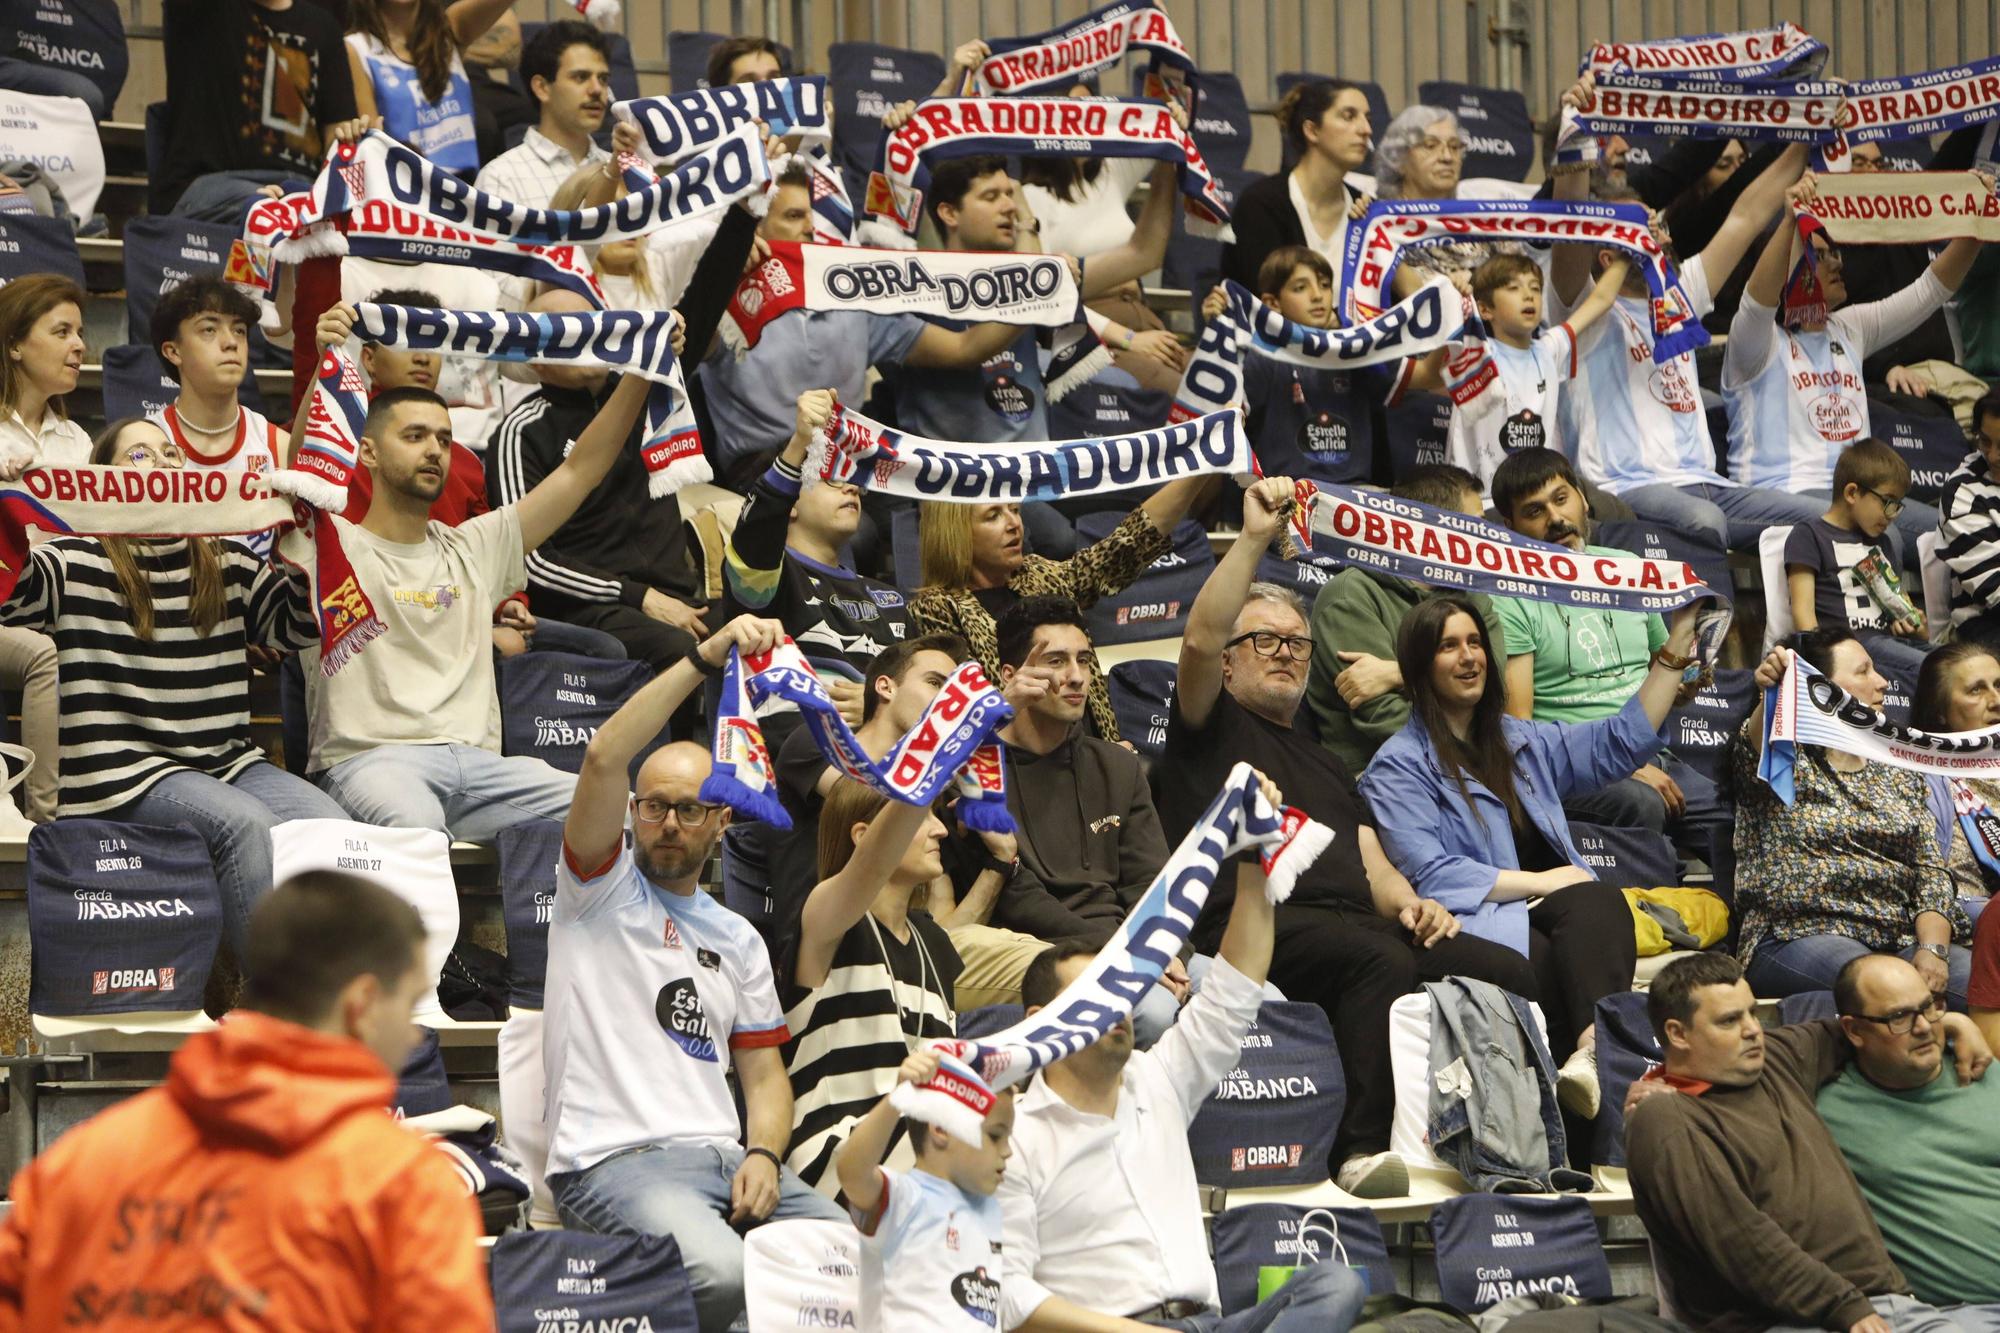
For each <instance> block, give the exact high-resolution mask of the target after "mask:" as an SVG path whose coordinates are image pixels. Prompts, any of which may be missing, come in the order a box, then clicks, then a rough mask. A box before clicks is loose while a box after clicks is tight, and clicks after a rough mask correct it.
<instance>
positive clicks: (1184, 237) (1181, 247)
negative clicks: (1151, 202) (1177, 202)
mask: <svg viewBox="0 0 2000 1333" xmlns="http://www.w3.org/2000/svg"><path fill="white" fill-rule="evenodd" d="M1255 179H1257V174H1256V173H1255V172H1252V171H1232V170H1229V169H1228V168H1223V169H1221V170H1218V171H1217V172H1216V173H1215V183H1216V185H1217V187H1218V188H1219V189H1220V190H1221V191H1222V195H1223V198H1224V199H1225V200H1226V201H1227V202H1228V203H1230V204H1231V205H1232V206H1233V205H1234V204H1235V202H1236V196H1238V195H1239V194H1241V193H1243V190H1244V188H1245V187H1246V186H1248V185H1249V184H1250V182H1251V181H1254V180H1255ZM1160 279H1161V281H1162V282H1164V283H1165V284H1166V286H1167V288H1168V289H1170V290H1174V291H1183V292H1186V293H1187V294H1188V308H1189V310H1190V311H1191V312H1192V320H1193V324H1194V327H1195V328H1196V329H1199V328H1200V327H1201V323H1202V320H1201V302H1202V298H1203V297H1205V296H1207V295H1208V293H1209V290H1210V289H1211V288H1213V287H1214V286H1215V284H1216V283H1218V282H1220V281H1222V242H1221V241H1218V240H1214V239H1213V238H1211V237H1207V236H1196V235H1194V234H1193V233H1192V232H1190V231H1189V230H1188V227H1187V215H1186V214H1185V213H1183V212H1182V211H1181V210H1179V209H1176V210H1174V229H1173V232H1172V233H1171V234H1170V235H1169V236H1168V237H1167V254H1166V258H1165V260H1163V261H1162V262H1161V264H1160Z"/></svg>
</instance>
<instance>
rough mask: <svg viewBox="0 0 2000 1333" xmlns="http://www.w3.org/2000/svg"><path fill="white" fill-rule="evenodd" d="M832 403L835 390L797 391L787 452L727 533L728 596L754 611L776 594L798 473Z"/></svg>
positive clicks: (725, 570) (800, 484)
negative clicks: (796, 403)
mask: <svg viewBox="0 0 2000 1333" xmlns="http://www.w3.org/2000/svg"><path fill="white" fill-rule="evenodd" d="M833 405H834V395H833V390H831V389H808V390H807V391H806V392H804V393H802V394H800V395H799V400H798V407H797V412H796V414H795V422H794V425H793V427H792V435H791V438H790V439H788V440H786V441H785V448H784V452H783V453H781V454H779V455H778V458H777V461H776V462H774V463H772V464H771V467H770V469H769V470H768V471H766V472H765V473H764V475H763V476H762V477H760V478H758V479H757V483H756V485H754V486H753V487H751V490H750V498H749V500H748V501H747V502H746V503H745V504H744V506H743V512H742V513H741V514H739V515H738V516H737V519H736V527H735V528H734V529H733V530H732V531H731V532H730V534H729V544H728V546H727V547H726V548H725V550H724V552H723V567H722V574H723V578H724V580H725V581H726V582H727V584H728V586H729V595H730V596H731V597H733V598H735V599H736V600H737V601H738V602H741V603H742V604H743V605H744V606H747V607H750V608H751V609H752V610H758V609H761V608H763V607H766V606H769V605H770V604H771V599H772V598H774V597H776V596H777V595H778V589H779V586H780V580H781V578H782V576H783V573H784V567H785V540H786V537H787V536H788V535H789V534H790V532H791V525H792V519H791V514H792V506H793V504H795V503H796V502H797V501H798V498H799V491H800V490H801V489H802V488H803V486H804V481H803V479H802V478H801V476H800V473H801V471H802V470H803V469H804V468H805V465H806V451H807V449H808V448H809V447H810V446H811V444H812V440H813V437H814V436H815V435H817V434H819V433H820V431H822V430H824V429H825V428H826V423H827V421H828V419H829V418H831V417H832V415H833Z"/></svg>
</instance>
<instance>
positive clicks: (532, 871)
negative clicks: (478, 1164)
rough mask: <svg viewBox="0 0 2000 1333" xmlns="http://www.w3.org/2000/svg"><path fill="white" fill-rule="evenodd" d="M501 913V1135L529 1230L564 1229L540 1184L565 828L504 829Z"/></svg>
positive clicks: (530, 823)
mask: <svg viewBox="0 0 2000 1333" xmlns="http://www.w3.org/2000/svg"><path fill="white" fill-rule="evenodd" d="M494 841H495V845H496V847H497V850H498V852H499V856H500V875H499V878H500V908H501V917H502V919H503V920H504V922H505V924H506V929H507V1021H506V1022H505V1023H502V1024H501V1025H500V1035H499V1039H498V1040H499V1048H498V1059H499V1074H500V1130H501V1133H502V1135H503V1136H504V1137H505V1139H506V1142H507V1146H508V1147H510V1148H512V1149H513V1150H514V1153H515V1155H516V1156H518V1157H519V1158H520V1159H521V1165H522V1167H523V1168H524V1171H525V1173H526V1175H527V1177H528V1186H529V1189H530V1191H531V1196H530V1197H531V1198H532V1200H533V1203H532V1207H531V1211H530V1214H529V1223H530V1225H532V1226H538V1227H553V1226H556V1225H559V1223H558V1221H557V1218H556V1206H555V1200H553V1199H552V1198H550V1197H549V1188H548V1185H547V1183H546V1182H545V1181H544V1180H543V1178H542V1173H543V1170H544V1168H545V1167H546V1166H547V1164H548V1156H549V1138H548V1130H547V1127H546V1125H545V1123H544V1119H543V1116H544V1105H543V1100H544V1093H545V1091H546V1089H547V1086H548V1084H547V1080H546V1078H545V1077H544V1075H543V1073H542V981H543V976H544V974H545V973H546V971H547V969H548V961H549V914H550V912H551V911H552V910H553V907H554V903H555V891H556V858H557V857H559V856H561V855H562V825H561V824H559V823H557V822H556V821H555V820H553V819H533V820H527V821H524V822H522V823H519V824H514V825H511V826H510V827H508V828H504V829H501V830H500V836H499V837H498V838H496V839H495V840H494Z"/></svg>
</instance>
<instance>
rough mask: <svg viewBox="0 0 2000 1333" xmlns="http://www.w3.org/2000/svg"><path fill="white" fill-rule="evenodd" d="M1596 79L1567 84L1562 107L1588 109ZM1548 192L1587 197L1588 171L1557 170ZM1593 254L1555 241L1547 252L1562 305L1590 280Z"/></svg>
mask: <svg viewBox="0 0 2000 1333" xmlns="http://www.w3.org/2000/svg"><path fill="white" fill-rule="evenodd" d="M1596 95H1597V90H1596V81H1595V80H1593V79H1592V78H1591V76H1590V75H1589V74H1585V75H1584V76H1583V77H1582V78H1580V79H1578V80H1577V81H1576V82H1575V83H1573V84H1571V85H1570V86H1569V88H1568V90H1567V91H1565V92H1564V93H1563V95H1562V102H1561V105H1560V106H1558V107H1557V114H1558V115H1560V114H1561V109H1562V107H1570V108H1572V109H1574V110H1577V111H1588V110H1589V109H1590V104H1591V100H1592V99H1593V98H1594V97H1596ZM1549 193H1550V195H1551V196H1552V197H1554V198H1556V199H1559V200H1564V201H1567V202H1575V201H1577V200H1580V199H1588V198H1589V197H1590V173H1589V172H1588V171H1564V172H1560V173H1558V174H1557V175H1556V176H1555V178H1554V180H1553V183H1552V185H1551V188H1550V191H1549ZM1596 257H1597V250H1596V247H1594V246H1589V245H1558V246H1557V247H1556V248H1555V253H1554V254H1553V255H1551V256H1549V280H1550V283H1551V284H1552V285H1553V286H1554V288H1555V293H1556V295H1557V296H1558V297H1559V298H1561V300H1562V303H1563V304H1564V305H1569V304H1570V303H1571V302H1573V301H1575V300H1576V299H1577V298H1578V297H1579V296H1581V295H1583V289H1584V287H1585V285H1587V284H1588V283H1589V282H1590V267H1591V264H1592V263H1593V262H1594V261H1595V259H1596Z"/></svg>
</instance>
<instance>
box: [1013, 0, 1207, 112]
mask: <svg viewBox="0 0 2000 1333" xmlns="http://www.w3.org/2000/svg"><path fill="white" fill-rule="evenodd" d="M986 46H987V49H988V50H989V51H991V52H992V54H991V55H990V56H988V57H987V58H986V60H985V61H984V63H982V64H981V65H980V66H979V68H978V70H977V71H976V72H975V79H976V86H977V88H978V89H979V90H980V91H983V92H986V93H990V94H994V95H998V96H1008V97H1017V96H1020V95H1022V94H1025V93H1041V92H1051V91H1053V92H1061V91H1065V90H1067V89H1068V88H1069V87H1070V85H1071V84H1074V83H1076V82H1077V81H1078V80H1079V79H1082V78H1084V77H1086V76H1088V75H1090V74H1093V73H1095V72H1096V71H1098V70H1101V69H1104V68H1106V67H1108V66H1111V65H1115V64H1117V63H1119V62H1120V61H1122V60H1123V59H1124V58H1125V57H1126V55H1127V54H1128V53H1130V52H1133V51H1145V52H1147V53H1148V54H1150V55H1151V57H1152V61H1151V63H1150V64H1149V65H1148V67H1147V84H1148V90H1147V93H1146V95H1147V96H1148V97H1153V96H1156V95H1158V94H1156V93H1155V92H1154V91H1153V89H1155V88H1159V89H1163V90H1164V89H1166V88H1168V87H1170V86H1171V85H1172V84H1173V83H1175V82H1178V83H1181V84H1184V85H1185V86H1186V87H1187V88H1188V89H1189V90H1190V92H1192V90H1193V87H1194V81H1195V65H1194V57H1193V55H1192V54H1190V53H1189V51H1188V49H1187V44H1186V43H1185V42H1183V41H1181V35H1180V34H1179V33H1178V32H1176V31H1175V30H1174V22H1173V20H1172V19H1170V18H1168V17H1167V15H1166V13H1165V12H1164V11H1163V10H1161V9H1158V8H1155V7H1154V5H1153V3H1152V0H1119V3H1117V4H1113V5H1106V6H1105V7H1104V8H1102V9H1099V10H1094V11H1092V12H1091V13H1088V14H1085V15H1084V16H1083V17H1082V18H1079V19H1076V20H1074V21H1072V22H1069V23H1065V24H1062V25H1061V26H1059V27H1054V28H1050V29H1049V30H1048V31H1047V32H1041V33H1035V34H1034V35H1032V36H1028V37H991V38H988V39H987V42H986Z"/></svg>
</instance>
